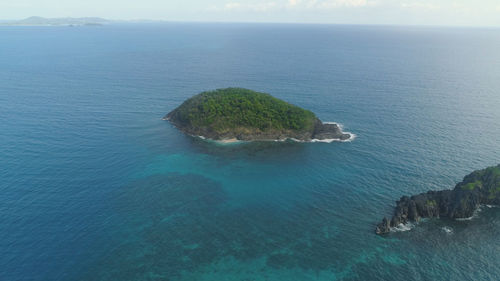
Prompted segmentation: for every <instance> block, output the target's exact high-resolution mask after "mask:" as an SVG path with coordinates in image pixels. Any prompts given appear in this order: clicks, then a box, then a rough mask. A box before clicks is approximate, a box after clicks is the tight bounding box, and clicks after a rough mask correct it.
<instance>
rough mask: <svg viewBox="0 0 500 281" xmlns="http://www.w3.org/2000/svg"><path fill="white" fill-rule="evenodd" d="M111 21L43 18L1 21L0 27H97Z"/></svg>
mask: <svg viewBox="0 0 500 281" xmlns="http://www.w3.org/2000/svg"><path fill="white" fill-rule="evenodd" d="M110 22H111V21H110V20H107V19H103V18H98V17H84V18H69V17H68V18H43V17H29V18H25V19H22V20H11V21H0V26H2V25H3V26H82V25H87V26H93V25H94V26H95V25H105V24H109V23H110Z"/></svg>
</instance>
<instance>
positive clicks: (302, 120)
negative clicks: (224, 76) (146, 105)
mask: <svg viewBox="0 0 500 281" xmlns="http://www.w3.org/2000/svg"><path fill="white" fill-rule="evenodd" d="M164 119H165V120H168V121H170V122H171V123H172V124H173V125H174V126H175V127H177V128H178V129H179V130H181V131H182V132H184V133H186V134H189V135H193V136H200V137H202V138H206V139H212V140H218V141H223V142H231V141H238V140H241V141H253V140H286V139H293V140H298V141H314V140H318V141H332V140H348V139H350V138H351V137H352V136H351V135H350V134H347V133H343V132H342V130H341V128H340V127H339V126H338V125H337V124H335V123H328V124H325V123H323V122H321V121H320V120H319V119H318V117H316V115H315V114H314V113H312V112H311V111H309V110H306V109H303V108H300V107H298V106H295V105H292V104H289V103H287V102H285V101H283V100H280V99H277V98H275V97H273V96H271V95H269V94H265V93H259V92H255V91H252V90H248V89H242V88H226V89H218V90H214V91H207V92H203V93H200V94H198V95H196V96H194V97H192V98H190V99H188V100H186V101H185V102H184V103H182V104H181V105H180V106H179V107H177V108H176V109H174V110H173V111H171V112H170V113H168V114H167V115H166V116H165V117H164Z"/></svg>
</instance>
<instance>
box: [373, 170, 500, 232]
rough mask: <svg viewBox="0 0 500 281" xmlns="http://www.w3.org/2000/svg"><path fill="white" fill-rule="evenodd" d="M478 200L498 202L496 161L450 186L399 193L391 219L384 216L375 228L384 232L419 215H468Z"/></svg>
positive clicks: (499, 182) (499, 183) (499, 172)
mask: <svg viewBox="0 0 500 281" xmlns="http://www.w3.org/2000/svg"><path fill="white" fill-rule="evenodd" d="M481 204H488V205H500V165H498V166H493V167H489V168H486V169H484V170H478V171H474V172H472V173H471V174H469V175H467V176H466V177H465V178H464V179H463V181H462V182H460V183H458V184H457V185H456V186H455V188H454V189H453V190H442V191H429V192H427V193H421V194H418V195H414V196H411V197H408V196H403V197H401V199H400V200H399V201H397V203H396V209H395V210H394V215H393V217H392V219H391V220H388V219H387V218H384V219H383V221H382V222H381V223H380V224H378V225H377V227H376V229H375V232H376V233H377V234H385V233H388V232H390V231H391V228H393V227H397V226H399V225H400V224H406V223H408V222H417V221H419V220H420V218H433V217H437V218H439V217H448V218H453V219H457V218H469V217H471V216H472V215H473V214H474V211H476V210H477V208H478V207H479V205H481Z"/></svg>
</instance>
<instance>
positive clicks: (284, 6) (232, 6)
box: [0, 0, 500, 27]
mask: <svg viewBox="0 0 500 281" xmlns="http://www.w3.org/2000/svg"><path fill="white" fill-rule="evenodd" d="M29 16H42V17H86V16H95V17H103V18H107V19H116V20H131V19H151V20H167V21H204V22H205V21H216V22H283V23H334V24H393V25H447V26H448V25H452V26H496V27H500V0H212V1H208V0H0V19H3V20H13V19H22V18H26V17H29Z"/></svg>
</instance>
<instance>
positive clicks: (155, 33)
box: [0, 23, 500, 281]
mask: <svg viewBox="0 0 500 281" xmlns="http://www.w3.org/2000/svg"><path fill="white" fill-rule="evenodd" d="M231 86H233V87H245V88H250V89H253V90H257V91H263V92H267V93H270V94H272V95H274V96H276V97H278V98H282V99H284V100H286V101H289V102H290V103H293V104H296V105H299V106H301V107H304V108H307V109H310V110H312V111H313V112H315V113H316V114H317V115H318V117H320V119H322V120H323V121H335V122H339V123H341V124H343V125H344V130H345V131H349V132H352V133H354V134H356V135H357V137H356V138H355V139H354V140H353V141H352V142H343V143H342V142H333V143H293V142H286V143H273V142H267V143H266V142H261V143H246V144H237V145H218V144H214V143H209V142H206V141H203V140H200V139H196V138H193V137H189V136H185V135H183V134H182V133H180V132H179V131H178V130H176V129H175V128H174V127H172V126H171V125H170V124H169V123H168V122H166V121H163V120H161V119H162V117H163V116H164V115H165V114H166V113H167V112H169V111H170V110H172V109H174V108H175V107H177V106H178V105H180V103H182V101H183V100H185V99H186V98H188V97H190V96H192V95H194V94H197V93H199V92H201V91H204V90H211V89H216V88H225V87H231ZM499 163H500V29H480V28H438V27H384V26H378V27H375V26H372V27H370V26H341V25H279V24H203V23H196V24H195V23H193V24H188V23H177V24H176V23H166V24H123V25H108V26H103V27H73V28H71V27H1V28H0V280H2V281H3V280H7V281H17V280H23V281H24V280H33V281H42V280H43V281H45V280H47V281H48V280H50V281H52V280H121V281H126V280H169V281H179V280H188V281H196V280H202V281H225V280H242V281H260V280H269V281H276V280H287V281H289V280H290V281H293V280H300V281H302V280H318V281H324V280H475V281H479V280H498V278H499V276H500V208H494V207H492V208H488V207H486V206H485V207H483V208H482V209H481V211H480V212H479V213H478V214H477V216H475V217H474V218H473V219H471V220H466V221H452V220H445V219H441V220H428V221H424V222H421V223H419V224H418V225H416V226H414V227H413V228H412V229H411V230H409V231H402V232H394V233H391V234H390V235H388V236H386V237H380V236H377V235H375V234H374V228H375V225H376V224H377V223H378V222H380V220H381V219H382V218H383V217H384V216H390V215H391V214H392V210H393V207H394V205H395V201H396V200H398V199H399V198H400V197H401V196H402V195H410V194H415V193H420V192H425V191H427V190H430V189H438V190H439V189H447V188H453V187H454V185H455V184H456V183H457V182H459V181H461V179H462V178H463V177H464V176H465V175H466V174H468V173H469V172H471V171H473V170H475V169H480V168H485V167H487V166H490V165H495V164H499Z"/></svg>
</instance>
